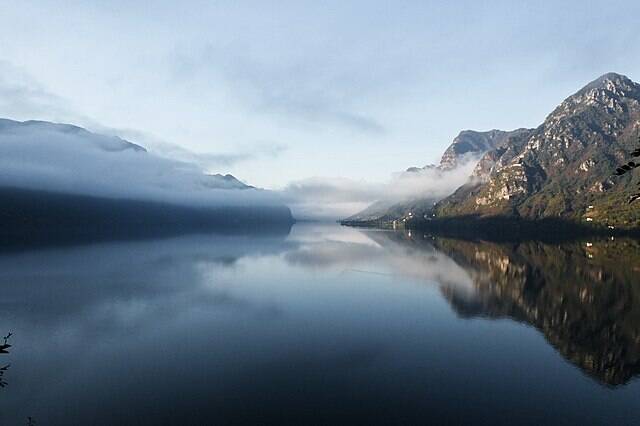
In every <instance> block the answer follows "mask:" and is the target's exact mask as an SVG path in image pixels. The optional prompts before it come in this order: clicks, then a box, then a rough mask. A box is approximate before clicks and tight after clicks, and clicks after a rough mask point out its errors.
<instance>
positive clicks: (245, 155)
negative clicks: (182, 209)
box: [150, 139, 288, 170]
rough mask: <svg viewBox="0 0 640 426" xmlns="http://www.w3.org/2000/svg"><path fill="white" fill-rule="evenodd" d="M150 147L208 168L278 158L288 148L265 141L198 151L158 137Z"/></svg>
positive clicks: (180, 159)
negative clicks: (224, 150)
mask: <svg viewBox="0 0 640 426" xmlns="http://www.w3.org/2000/svg"><path fill="white" fill-rule="evenodd" d="M150 148H151V151H152V152H154V153H155V154H158V155H160V156H163V157H168V158H172V159H174V160H178V161H186V162H189V163H193V164H197V165H198V166H200V167H202V168H203V169H207V170H212V169H213V170H215V169H216V168H219V167H228V166H233V165H235V164H237V163H241V162H245V161H251V160H258V159H262V158H276V157H278V156H280V155H281V154H282V153H283V152H285V151H286V150H287V149H288V147H287V146H286V145H284V144H280V143H277V142H263V143H257V144H254V146H251V147H241V148H240V149H238V150H237V151H236V152H228V153H213V152H203V153H200V152H198V153H196V152H193V151H191V150H189V149H186V148H183V147H181V146H179V145H176V144H172V143H168V142H162V141H159V140H157V139H156V140H155V141H154V142H151V143H150Z"/></svg>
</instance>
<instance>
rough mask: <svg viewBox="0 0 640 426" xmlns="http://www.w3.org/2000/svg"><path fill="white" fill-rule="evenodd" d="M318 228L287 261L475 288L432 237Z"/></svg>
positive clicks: (462, 291)
mask: <svg viewBox="0 0 640 426" xmlns="http://www.w3.org/2000/svg"><path fill="white" fill-rule="evenodd" d="M315 228H316V229H315V230H314V231H313V232H310V233H305V234H304V235H305V238H304V239H302V240H299V244H298V245H297V246H296V247H295V249H294V250H290V251H287V252H286V254H285V259H286V260H287V262H289V263H290V264H292V265H298V266H303V267H312V268H333V269H347V270H348V271H351V272H372V273H381V274H387V275H400V276H403V277H408V278H412V279H416V280H419V281H423V282H426V283H429V284H435V285H438V286H445V287H455V288H456V289H457V290H458V292H459V293H460V294H465V292H470V291H471V290H472V289H473V286H472V280H471V277H470V276H469V273H468V272H467V271H465V270H464V269H463V268H461V267H460V266H458V265H457V264H456V263H455V262H454V261H453V260H452V259H451V258H449V257H448V256H446V255H445V254H444V253H442V252H441V251H439V250H436V249H435V248H434V247H433V246H432V245H431V243H430V240H426V239H425V240H412V239H410V238H407V237H406V235H404V234H401V233H397V232H391V231H382V230H357V229H353V228H343V229H346V230H347V231H348V232H345V233H344V234H343V233H338V232H335V227H329V226H326V227H325V228H326V229H328V230H329V231H334V232H335V233H336V234H339V236H340V238H336V237H334V234H332V233H331V232H323V227H321V226H316V227H315ZM338 229H340V228H338ZM292 234H293V235H295V232H293V233H292Z"/></svg>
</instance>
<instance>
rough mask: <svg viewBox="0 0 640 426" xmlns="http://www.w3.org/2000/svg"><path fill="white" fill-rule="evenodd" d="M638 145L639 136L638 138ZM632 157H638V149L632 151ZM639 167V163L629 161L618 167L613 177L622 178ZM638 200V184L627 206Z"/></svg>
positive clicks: (639, 189) (639, 152) (639, 187)
mask: <svg viewBox="0 0 640 426" xmlns="http://www.w3.org/2000/svg"><path fill="white" fill-rule="evenodd" d="M638 145H640V136H638ZM631 156H632V157H640V147H638V148H636V149H634V150H633V151H632V152H631ZM637 167H640V163H636V162H635V161H629V162H628V163H626V164H623V165H621V166H619V167H618V168H617V169H616V172H615V173H614V175H615V176H622V175H624V174H626V173H627V172H630V171H632V170H633V169H635V168H637ZM639 199H640V183H639V184H638V190H637V191H636V192H635V193H633V194H631V195H630V196H629V204H631V203H633V202H634V201H636V200H639Z"/></svg>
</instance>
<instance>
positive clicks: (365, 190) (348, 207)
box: [282, 157, 478, 220]
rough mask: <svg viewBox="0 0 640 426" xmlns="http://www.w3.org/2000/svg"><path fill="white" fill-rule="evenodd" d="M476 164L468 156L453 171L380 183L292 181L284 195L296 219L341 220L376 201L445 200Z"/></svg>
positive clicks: (420, 173)
mask: <svg viewBox="0 0 640 426" xmlns="http://www.w3.org/2000/svg"><path fill="white" fill-rule="evenodd" d="M477 161H478V158H475V157H473V158H472V157H468V158H466V159H465V160H464V161H462V162H461V164H460V165H459V166H458V167H456V168H455V169H452V170H441V169H437V168H425V169H420V170H417V171H413V172H400V173H396V174H394V175H392V176H391V178H390V179H389V181H387V182H379V183H375V182H365V181H357V180H352V179H347V178H321V177H314V178H309V179H304V180H300V181H297V182H293V183H291V184H289V185H288V186H287V187H286V188H285V189H284V190H283V191H282V192H283V197H284V199H285V201H286V202H287V204H288V205H289V207H291V210H292V211H293V214H294V216H295V217H296V218H299V219H302V218H309V219H327V220H333V219H340V218H345V217H348V216H350V215H353V214H355V213H358V212H360V211H361V210H363V209H365V208H366V207H368V206H370V205H371V204H373V203H376V202H380V203H383V204H388V205H389V206H390V205H392V204H395V203H399V202H402V201H407V200H411V199H418V198H435V199H442V198H444V197H446V196H447V195H449V194H451V193H452V192H453V191H455V190H456V189H457V188H458V187H460V186H461V185H463V184H464V183H466V182H467V181H468V179H469V176H470V175H471V172H472V171H473V168H474V167H475V165H476V163H477Z"/></svg>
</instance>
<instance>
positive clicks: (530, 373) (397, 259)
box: [0, 225, 640, 425]
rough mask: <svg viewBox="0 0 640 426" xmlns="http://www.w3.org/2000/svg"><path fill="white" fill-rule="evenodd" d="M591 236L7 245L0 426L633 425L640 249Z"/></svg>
mask: <svg viewBox="0 0 640 426" xmlns="http://www.w3.org/2000/svg"><path fill="white" fill-rule="evenodd" d="M586 243H587V242H576V243H572V244H567V245H555V246H550V245H545V244H538V243H523V244H511V245H506V244H491V243H484V242H465V241H456V240H446V239H437V238H432V237H430V236H428V235H416V234H413V235H409V234H408V233H406V234H405V233H402V232H398V233H396V232H389V231H373V230H370V231H361V230H357V229H350V228H341V227H338V226H324V225H304V226H300V225H297V226H295V227H294V228H293V229H292V230H291V233H290V234H286V233H283V234H280V235H268V236H267V235H262V236H251V235H242V236H230V235H226V236H220V235H190V236H183V237H178V238H171V239H160V240H154V241H129V242H114V243H101V244H93V245H85V246H68V247H57V248H48V249H44V250H35V251H26V250H25V251H19V252H16V251H12V252H5V253H3V254H0V294H2V298H0V324H2V326H3V328H4V329H6V330H11V331H12V332H14V333H15V335H16V336H19V337H20V344H19V345H18V344H15V345H14V346H13V347H11V348H10V349H11V350H10V352H11V354H10V355H6V354H4V355H2V354H0V366H1V365H4V363H2V362H1V361H2V360H3V359H5V358H6V359H8V358H9V356H10V357H11V359H10V361H11V364H12V365H11V368H10V370H9V371H10V382H11V384H10V386H9V388H7V389H5V391H3V392H2V393H0V424H24V423H25V419H26V418H27V416H29V415H30V416H33V418H35V419H37V421H38V424H47V425H68V424H85V423H90V424H93V425H112V424H153V425H158V424H185V425H190V424H251V425H253V424H278V425H280V424H344V423H347V424H358V423H359V424H376V423H384V424H422V423H425V422H427V421H428V422H430V423H433V424H446V423H449V424H452V423H453V424H456V423H467V424H469V423H473V424H492V425H496V424H536V425H538V424H549V423H554V420H557V419H558V415H559V413H561V414H562V416H563V419H564V420H566V423H567V424H585V423H589V422H593V421H594V419H596V420H598V421H600V423H605V421H604V420H607V419H608V417H607V416H608V414H607V413H609V412H615V413H618V417H617V419H618V420H620V421H619V422H618V424H624V423H625V421H628V420H629V419H632V418H635V417H637V416H638V415H640V408H637V407H640V392H638V390H639V389H640V388H638V386H637V385H640V383H635V384H634V383H628V382H629V381H630V379H631V378H632V377H633V376H634V375H636V374H637V373H638V361H637V360H638V357H637V354H638V353H639V351H638V327H637V325H638V324H640V315H639V314H638V312H637V309H638V303H639V301H638V300H637V297H638V296H637V294H636V292H635V291H634V288H633V287H634V286H633V285H632V283H633V282H634V281H633V278H634V276H635V275H636V274H637V272H638V271H637V270H634V265H637V263H634V262H635V260H634V259H635V256H636V255H637V254H638V251H639V250H640V248H639V247H638V244H637V243H636V242H633V241H626V240H620V241H613V242H611V241H589V243H590V244H589V245H587V244H586ZM443 296H444V297H443ZM476 317H482V318H509V320H507V321H485V320H479V321H470V320H468V318H476ZM512 320H515V321H512ZM523 324H531V325H533V326H534V327H536V328H537V329H539V330H540V331H541V332H542V333H543V334H544V336H545V338H546V340H545V339H543V338H542V337H541V334H540V333H538V332H536V331H535V330H534V329H533V328H532V327H523ZM9 337H11V336H9ZM0 343H2V339H1V338H0ZM9 343H16V342H11V341H9V342H7V343H6V344H9ZM549 343H551V344H552V345H553V346H554V347H555V348H556V349H557V352H556V350H554V349H553V348H552V347H551V346H550V345H549ZM52 348H53V349H54V350H52ZM6 349H9V348H6ZM558 352H559V353H560V354H562V356H563V357H565V358H566V359H569V360H571V361H572V362H573V363H575V364H576V365H578V366H579V367H580V368H581V369H583V370H584V371H586V372H588V373H589V374H590V375H591V376H592V377H595V378H597V379H598V382H594V381H593V380H590V379H587V378H586V377H584V375H583V374H580V373H579V372H578V370H577V369H576V368H575V367H573V365H570V364H569V363H567V362H565V361H564V360H563V358H561V357H560V356H558V354H557V353H558ZM599 383H604V384H607V385H618V384H623V383H627V386H617V387H615V390H614V391H613V392H612V391H611V390H612V388H611V387H605V386H601V385H600V384H599ZM585 400H590V401H593V403H592V404H590V405H588V406H585V404H584V401H585ZM540 406H544V407H545V410H544V412H541V411H540V409H539V407H540ZM460 407H464V408H465V409H464V410H461V409H460ZM603 407H606V408H607V409H608V410H605V409H603ZM505 411H509V412H510V415H509V416H504V417H500V416H499V415H496V413H503V412H505ZM398 413H400V415H399V414H398ZM478 419H481V420H478Z"/></svg>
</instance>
